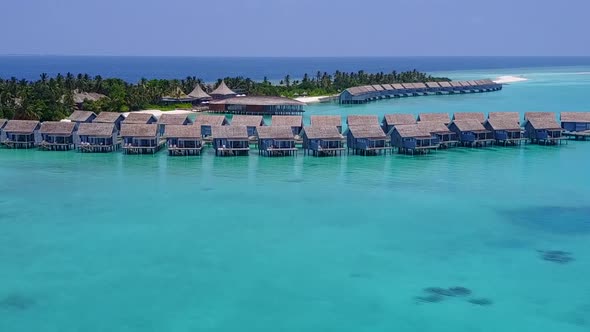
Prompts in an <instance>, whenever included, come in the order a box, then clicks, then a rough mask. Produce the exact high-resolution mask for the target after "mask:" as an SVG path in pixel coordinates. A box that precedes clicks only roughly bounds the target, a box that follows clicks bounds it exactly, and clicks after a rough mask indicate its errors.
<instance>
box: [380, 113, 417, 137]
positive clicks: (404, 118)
mask: <svg viewBox="0 0 590 332" xmlns="http://www.w3.org/2000/svg"><path fill="white" fill-rule="evenodd" d="M415 123H416V118H415V117H414V115H412V114H385V116H384V117H383V121H382V122H381V127H382V128H383V131H385V133H386V134H389V133H390V132H391V129H393V127H395V126H397V125H407V124H415Z"/></svg>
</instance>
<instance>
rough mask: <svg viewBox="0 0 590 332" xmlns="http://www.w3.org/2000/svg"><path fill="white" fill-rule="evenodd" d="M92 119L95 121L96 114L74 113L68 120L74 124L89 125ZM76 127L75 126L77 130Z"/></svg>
mask: <svg viewBox="0 0 590 332" xmlns="http://www.w3.org/2000/svg"><path fill="white" fill-rule="evenodd" d="M94 119H96V114H94V112H90V111H74V112H73V113H72V114H71V115H70V116H69V117H68V120H70V121H71V122H75V123H78V124H80V123H90V122H92V121H93V120H94ZM77 127H78V126H76V128H77Z"/></svg>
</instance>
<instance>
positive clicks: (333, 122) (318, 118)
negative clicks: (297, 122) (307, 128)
mask: <svg viewBox="0 0 590 332" xmlns="http://www.w3.org/2000/svg"><path fill="white" fill-rule="evenodd" d="M310 121H311V126H312V127H336V129H338V132H339V133H342V118H341V117H340V115H312V116H311V117H310Z"/></svg>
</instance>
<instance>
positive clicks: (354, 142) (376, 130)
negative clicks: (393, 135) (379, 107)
mask: <svg viewBox="0 0 590 332" xmlns="http://www.w3.org/2000/svg"><path fill="white" fill-rule="evenodd" d="M386 141H387V135H385V133H384V132H383V129H381V127H380V126H379V125H375V124H361V125H351V126H348V130H346V147H347V148H348V152H349V153H350V151H352V152H353V153H354V154H360V155H363V156H367V155H376V154H380V153H382V152H387V150H391V147H389V146H387V142H386Z"/></svg>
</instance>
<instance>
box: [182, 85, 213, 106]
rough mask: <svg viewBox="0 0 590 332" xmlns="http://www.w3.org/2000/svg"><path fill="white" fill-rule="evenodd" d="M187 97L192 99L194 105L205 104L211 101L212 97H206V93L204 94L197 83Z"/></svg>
mask: <svg viewBox="0 0 590 332" xmlns="http://www.w3.org/2000/svg"><path fill="white" fill-rule="evenodd" d="M188 96H189V97H191V98H193V103H196V104H202V103H207V102H209V101H210V100H211V99H213V97H211V96H210V95H208V94H207V92H205V91H204V90H203V88H201V84H199V83H197V85H196V86H195V88H194V89H193V91H191V93H189V94H188Z"/></svg>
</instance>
